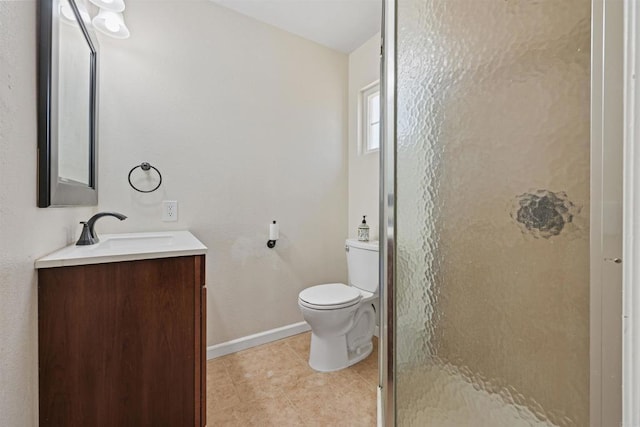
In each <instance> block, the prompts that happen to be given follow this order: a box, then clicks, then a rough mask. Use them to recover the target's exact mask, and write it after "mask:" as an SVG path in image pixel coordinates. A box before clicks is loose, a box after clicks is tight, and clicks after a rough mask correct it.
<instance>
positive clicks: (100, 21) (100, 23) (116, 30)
mask: <svg viewBox="0 0 640 427" xmlns="http://www.w3.org/2000/svg"><path fill="white" fill-rule="evenodd" d="M91 1H92V2H93V3H95V2H94V1H93V0H91ZM91 22H92V23H93V26H94V27H95V29H96V30H98V31H100V32H101V33H104V34H106V35H108V36H110V37H113V38H116V39H126V38H128V37H129V29H128V28H127V26H126V25H125V23H124V18H123V17H122V13H120V12H113V11H111V10H107V9H100V12H98V14H97V15H96V16H95V17H94V18H93V21H91Z"/></svg>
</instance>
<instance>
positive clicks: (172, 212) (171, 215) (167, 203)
mask: <svg viewBox="0 0 640 427" xmlns="http://www.w3.org/2000/svg"><path fill="white" fill-rule="evenodd" d="M162 220H163V221H164V222H172V221H177V220H178V201H177V200H163V201H162Z"/></svg>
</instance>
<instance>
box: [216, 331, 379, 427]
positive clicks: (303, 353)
mask: <svg viewBox="0 0 640 427" xmlns="http://www.w3.org/2000/svg"><path fill="white" fill-rule="evenodd" d="M310 339H311V334H310V333H304V334H300V335H295V336H293V337H290V338H286V339H283V340H280V341H276V342H273V343H269V344H265V345H262V346H259V347H254V348H251V349H249V350H244V351H241V352H238V353H234V354H230V355H228V356H224V357H220V358H217V359H213V360H210V361H208V362H207V425H208V426H210V427H211V426H260V427H263V426H264V427H267V426H278V427H284V426H331V427H339V426H345V427H347V426H348V427H359V426H375V425H376V388H377V383H378V351H377V347H378V345H377V344H378V342H377V340H376V338H375V337H374V351H373V353H372V354H371V355H370V356H369V357H368V358H367V359H365V360H363V361H362V362H360V363H357V364H356V365H354V366H351V367H349V368H347V369H343V370H341V371H337V372H330V373H320V372H316V371H314V370H313V369H311V368H310V367H309V365H308V363H307V360H308V356H309V342H310Z"/></svg>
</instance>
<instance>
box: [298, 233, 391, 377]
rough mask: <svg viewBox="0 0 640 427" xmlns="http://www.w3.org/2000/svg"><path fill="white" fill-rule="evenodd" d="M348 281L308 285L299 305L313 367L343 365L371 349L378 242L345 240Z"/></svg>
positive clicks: (331, 368)
mask: <svg viewBox="0 0 640 427" xmlns="http://www.w3.org/2000/svg"><path fill="white" fill-rule="evenodd" d="M345 249H346V251H347V268H348V270H349V285H345V284H343V283H329V284H326V285H317V286H312V287H310V288H307V289H305V290H303V291H302V292H300V294H299V295H298V306H299V307H300V310H301V311H302V316H303V317H304V320H306V321H307V323H308V324H309V325H310V326H311V352H310V354H309V366H311V367H312V368H313V369H315V370H316V371H321V372H330V371H337V370H339V369H344V368H346V367H348V366H351V365H353V364H354V363H358V362H359V361H361V360H362V359H364V358H366V357H367V356H368V355H369V354H371V351H372V350H373V343H372V337H373V332H374V330H375V327H376V312H375V309H374V306H373V305H374V303H375V304H376V306H377V302H378V283H379V281H378V242H359V241H357V240H351V239H349V240H347V244H346V247H345Z"/></svg>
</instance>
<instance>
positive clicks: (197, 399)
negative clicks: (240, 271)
mask: <svg viewBox="0 0 640 427" xmlns="http://www.w3.org/2000/svg"><path fill="white" fill-rule="evenodd" d="M100 239H101V241H100V243H98V244H96V245H92V246H85V247H80V246H69V247H67V248H64V249H62V250H60V251H58V252H55V253H53V254H51V255H48V256H46V257H44V258H41V259H39V260H38V261H36V268H37V269H38V347H39V348H38V368H39V411H40V425H41V426H161V425H166V426H203V425H205V422H206V420H205V410H206V398H205V396H206V357H205V350H206V333H205V328H206V288H205V253H206V250H207V249H206V247H205V246H204V245H203V244H202V243H200V242H199V241H198V240H197V239H196V238H195V237H194V236H193V235H192V234H191V233H189V232H187V231H179V232H162V233H133V234H120V235H104V236H100Z"/></svg>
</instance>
